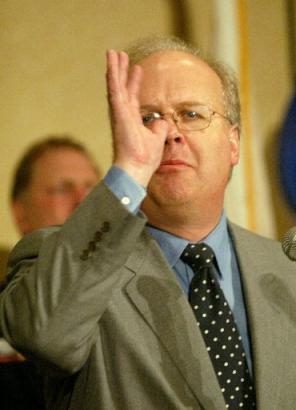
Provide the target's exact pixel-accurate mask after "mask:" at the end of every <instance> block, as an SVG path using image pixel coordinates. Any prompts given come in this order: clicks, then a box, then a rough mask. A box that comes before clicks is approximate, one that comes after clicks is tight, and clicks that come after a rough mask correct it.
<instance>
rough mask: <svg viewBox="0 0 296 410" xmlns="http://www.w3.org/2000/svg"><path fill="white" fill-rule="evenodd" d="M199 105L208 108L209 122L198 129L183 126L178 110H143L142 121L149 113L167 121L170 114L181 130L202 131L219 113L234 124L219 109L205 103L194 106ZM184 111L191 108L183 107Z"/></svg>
mask: <svg viewBox="0 0 296 410" xmlns="http://www.w3.org/2000/svg"><path fill="white" fill-rule="evenodd" d="M197 107H203V108H206V109H207V110H208V112H209V121H208V124H207V125H206V126H205V127H202V128H196V129H193V128H192V129H188V128H183V127H182V125H181V126H180V125H179V122H180V118H182V117H181V116H180V114H178V113H177V112H176V111H173V112H166V113H161V112H158V111H148V112H146V113H144V112H141V116H142V121H143V124H144V119H143V117H145V116H148V115H153V116H154V120H160V119H163V120H165V121H166V119H165V117H168V116H169V117H171V118H172V120H173V122H174V123H175V124H176V126H177V127H178V128H179V130H181V131H202V130H205V129H207V128H208V127H209V126H210V125H211V122H212V118H213V116H214V115H215V114H217V115H219V116H220V117H222V118H224V119H225V120H227V121H228V122H229V123H230V124H231V125H234V124H233V122H232V121H231V119H230V118H229V117H228V116H226V115H224V114H221V113H220V112H218V111H216V110H213V109H211V108H210V107H208V106H207V105H205V104H199V105H198V106H196V107H194V108H197ZM183 111H188V112H189V111H190V109H188V110H185V109H183ZM192 111H195V110H194V109H192ZM144 126H146V127H147V128H149V127H148V126H147V125H146V124H144Z"/></svg>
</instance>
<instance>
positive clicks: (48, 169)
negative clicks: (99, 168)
mask: <svg viewBox="0 0 296 410" xmlns="http://www.w3.org/2000/svg"><path fill="white" fill-rule="evenodd" d="M85 173H89V174H94V173H95V170H94V166H93V164H92V162H91V160H90V159H89V158H88V157H87V155H86V154H84V153H83V152H80V151H78V150H75V149H72V148H67V147H60V148H52V149H49V150H48V151H45V152H44V153H43V154H42V155H41V156H40V157H39V158H38V159H36V161H35V162H34V163H33V167H32V180H35V179H36V178H38V179H40V178H42V177H43V178H50V179H53V178H58V177H62V176H63V175H66V174H68V175H73V176H75V175H76V174H77V175H79V174H85Z"/></svg>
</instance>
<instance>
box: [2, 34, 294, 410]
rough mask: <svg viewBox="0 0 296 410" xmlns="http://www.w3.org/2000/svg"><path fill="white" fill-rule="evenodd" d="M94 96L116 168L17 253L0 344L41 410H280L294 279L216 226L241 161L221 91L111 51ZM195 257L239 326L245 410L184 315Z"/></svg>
mask: <svg viewBox="0 0 296 410" xmlns="http://www.w3.org/2000/svg"><path fill="white" fill-rule="evenodd" d="M128 55H129V58H130V60H129V58H128ZM129 61H130V66H131V68H130V69H129ZM107 85H108V97H109V104H110V110H111V122H112V131H113V143H114V160H113V166H112V168H111V169H110V170H109V172H108V173H107V175H106V177H105V178H104V181H103V182H102V183H100V184H99V185H98V186H97V187H96V188H95V189H94V190H93V191H92V192H91V193H90V195H89V196H88V197H87V198H86V199H85V200H84V201H83V202H82V203H81V204H80V206H79V207H78V208H77V210H76V211H75V212H74V213H73V214H72V216H71V217H70V218H69V219H68V220H67V222H66V223H65V224H64V225H63V226H62V227H61V228H58V227H55V228H51V229H46V230H42V231H38V232H36V233H33V234H30V235H28V236H27V237H26V238H25V239H23V240H22V241H21V242H20V243H19V244H18V245H17V246H16V248H15V250H14V251H13V253H12V255H11V258H10V263H9V266H10V273H9V275H10V278H11V281H10V283H9V284H8V286H7V288H6V289H5V291H4V292H3V293H2V295H1V301H0V309H1V310H0V320H1V331H2V333H3V334H4V336H5V337H6V338H7V340H8V341H9V342H10V343H11V344H12V345H14V346H15V347H16V348H17V349H19V350H20V351H22V352H23V353H24V354H28V355H30V356H32V357H34V358H35V360H36V361H38V362H39V363H40V364H42V366H43V368H44V372H45V373H46V375H47V405H48V408H49V409H51V410H53V409H71V410H73V409H75V410H81V409H85V410H95V409H96V410H97V409H100V410H112V409H118V410H139V409H141V410H155V409H157V410H163V409H166V410H185V409H207V410H214V409H215V410H222V409H225V408H228V409H238V408H245V409H246V408H255V407H256V406H257V408H258V409H260V410H271V409H273V410H278V409H282V410H283V409H286V410H291V409H292V408H293V406H294V405H295V404H294V403H295V402H296V390H295V388H294V384H295V382H296V354H295V344H296V323H295V320H296V315H295V308H296V303H295V297H296V275H295V272H294V269H295V268H294V266H293V265H292V263H291V262H289V261H288V259H287V258H286V257H285V256H284V255H283V254H282V251H281V248H280V245H279V244H278V243H277V242H274V241H272V240H269V239H265V238H262V237H260V236H258V235H255V234H253V233H251V232H248V231H246V230H244V229H241V228H239V227H237V226H235V225H233V224H231V223H230V222H229V221H227V219H226V216H225V213H224V211H223V200H224V193H225V189H226V186H227V183H228V181H229V178H230V175H231V171H232V168H233V166H234V165H236V164H237V163H238V160H239V133H240V113H239V100H238V95H237V86H236V83H235V80H234V79H233V76H232V75H231V73H230V72H229V71H227V69H225V68H224V67H223V66H222V65H220V64H213V63H209V62H207V61H205V60H204V59H202V58H201V56H200V55H199V54H198V53H197V52H196V50H193V49H192V48H190V47H188V46H187V45H186V44H184V43H182V42H181V41H179V40H177V39H145V40H142V42H140V43H139V44H137V45H136V46H134V47H132V48H131V49H130V50H129V52H128V54H126V53H124V52H116V51H114V50H109V51H108V53H107ZM199 242H202V243H203V244H205V245H206V247H207V248H208V247H211V248H212V250H213V252H214V254H215V258H214V260H215V265H214V266H213V265H212V264H211V270H212V274H213V276H212V277H213V279H212V282H213V283H219V285H220V287H221V289H222V291H223V292H222V293H221V290H220V294H219V295H218V294H217V295H216V297H217V298H218V299H219V298H222V297H223V298H224V296H225V298H226V300H225V302H223V303H224V304H225V306H227V309H228V310H229V313H228V314H229V317H232V316H234V318H235V321H236V324H235V325H233V332H234V333H238V334H239V336H238V340H239V342H237V344H236V346H235V348H240V349H241V351H242V353H241V358H243V359H239V360H238V366H240V365H243V364H242V363H243V362H244V363H246V364H245V366H246V368H245V374H248V375H249V376H248V377H249V379H250V384H249V387H248V388H249V389H250V391H251V390H252V389H253V392H255V394H252V401H251V402H247V401H246V402H245V401H244V400H245V397H244V396H248V394H246V392H244V394H243V395H241V397H240V401H239V402H237V401H236V399H235V395H236V394H240V391H241V390H242V384H243V383H244V382H245V380H244V377H241V380H238V381H237V384H235V386H233V392H234V393H233V394H232V393H231V395H230V396H229V397H228V398H226V396H225V388H224V387H221V386H222V384H221V380H220V376H221V374H222V373H223V372H217V371H216V364H215V358H214V359H213V357H211V355H210V353H211V349H212V347H211V346H210V345H208V344H207V343H206V342H205V340H206V338H205V334H206V333H207V332H210V333H211V329H209V330H208V329H206V330H205V331H203V332H202V331H201V329H200V327H199V326H198V324H199V322H198V323H197V319H196V316H195V313H196V312H195V309H196V310H198V306H193V309H192V307H191V306H190V304H189V303H188V294H189V293H190V292H191V283H192V282H193V279H195V277H196V276H195V275H197V274H195V270H194V269H192V268H191V266H190V265H189V264H187V263H186V262H184V261H183V259H181V256H182V255H184V252H183V251H184V248H185V247H186V246H187V245H188V243H192V244H193V245H192V246H193V247H194V246H196V245H195V244H196V243H199ZM186 249H187V248H186ZM182 258H183V256H182ZM197 276H198V275H197ZM195 290H196V291H197V289H196V288H194V289H193V291H195ZM229 308H230V309H229ZM208 309H211V306H209V308H208ZM208 312H209V311H207V313H203V315H205V316H206V315H207V314H208ZM219 315H220V311H218V312H217V318H216V319H217V321H218V320H219ZM227 320H228V319H227ZM227 320H226V321H227ZM214 323H216V320H213V321H212V323H211V324H213V325H214ZM219 331H220V332H221V333H222V332H224V328H221V329H219ZM231 338H232V336H228V339H229V340H230V339H231ZM214 339H215V340H213V341H214V342H218V343H217V345H219V348H221V351H222V350H223V349H225V350H226V353H227V349H228V348H229V347H228V345H226V344H225V345H224V344H223V345H221V346H220V343H219V338H216V337H215V338H214ZM239 344H240V345H242V346H240V347H239V346H238V345H239ZM232 354H234V353H233V352H230V353H229V356H231V355H232ZM218 356H219V355H218ZM217 359H218V358H217ZM229 362H230V361H229ZM224 366H225V367H228V361H225V362H224ZM226 370H227V369H225V372H226ZM232 372H233V377H235V373H237V369H234V370H233V371H232ZM231 379H232V376H231V378H229V379H227V380H225V386H226V385H227V384H228V383H229V384H230V385H231V384H232V380H231ZM233 403H236V404H233ZM246 403H249V404H246Z"/></svg>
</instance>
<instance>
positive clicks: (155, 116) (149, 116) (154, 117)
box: [142, 112, 161, 126]
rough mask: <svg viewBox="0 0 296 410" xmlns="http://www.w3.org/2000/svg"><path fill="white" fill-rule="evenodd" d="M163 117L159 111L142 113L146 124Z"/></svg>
mask: <svg viewBox="0 0 296 410" xmlns="http://www.w3.org/2000/svg"><path fill="white" fill-rule="evenodd" d="M160 118H161V114H160V113H159V112H148V113H147V114H142V121H143V124H144V125H147V126H149V125H150V124H152V123H153V122H154V121H155V120H159V119H160Z"/></svg>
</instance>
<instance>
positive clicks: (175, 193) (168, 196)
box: [148, 178, 196, 206]
mask: <svg viewBox="0 0 296 410" xmlns="http://www.w3.org/2000/svg"><path fill="white" fill-rule="evenodd" d="M148 195H149V196H150V197H151V198H152V199H153V201H154V202H156V203H158V204H159V205H176V206H177V205H182V204H185V203H188V202H190V200H192V199H193V198H194V197H195V196H196V186H195V185H193V184H192V181H191V182H190V183H188V182H186V181H182V183H181V182H180V181H177V178H176V179H172V180H169V181H163V183H161V184H160V183H155V184H154V183H151V184H150V185H149V187H148Z"/></svg>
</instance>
